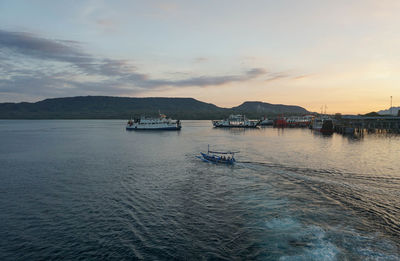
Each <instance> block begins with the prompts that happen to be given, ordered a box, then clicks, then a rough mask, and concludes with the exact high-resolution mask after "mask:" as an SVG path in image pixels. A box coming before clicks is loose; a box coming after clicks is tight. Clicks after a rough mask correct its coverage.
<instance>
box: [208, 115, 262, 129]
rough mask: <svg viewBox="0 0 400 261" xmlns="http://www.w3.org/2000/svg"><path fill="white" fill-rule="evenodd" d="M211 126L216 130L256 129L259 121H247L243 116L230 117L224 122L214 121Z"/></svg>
mask: <svg viewBox="0 0 400 261" xmlns="http://www.w3.org/2000/svg"><path fill="white" fill-rule="evenodd" d="M212 124H213V125H214V127H216V128H256V127H257V126H258V125H259V124H260V121H259V120H249V119H247V118H246V116H244V115H240V114H237V115H233V114H232V115H230V116H229V118H228V119H225V120H214V121H212Z"/></svg>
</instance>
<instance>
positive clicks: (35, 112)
mask: <svg viewBox="0 0 400 261" xmlns="http://www.w3.org/2000/svg"><path fill="white" fill-rule="evenodd" d="M159 111H160V112H162V113H164V114H166V115H168V116H169V117H172V118H176V119H221V118H224V117H227V116H228V115H229V114H231V113H243V114H246V115H247V116H248V117H256V118H259V117H261V116H263V115H277V114H281V113H285V114H304V113H307V110H305V109H304V108H302V107H299V106H288V105H274V104H269V103H262V102H245V103H243V104H242V105H240V106H237V107H233V108H221V107H218V106H216V105H214V104H211V103H205V102H201V101H198V100H196V99H193V98H127V97H109V96H79V97H66V98H54V99H46V100H43V101H39V102H35V103H28V102H21V103H0V119H128V118H131V117H138V116H140V115H148V116H156V115H158V113H159Z"/></svg>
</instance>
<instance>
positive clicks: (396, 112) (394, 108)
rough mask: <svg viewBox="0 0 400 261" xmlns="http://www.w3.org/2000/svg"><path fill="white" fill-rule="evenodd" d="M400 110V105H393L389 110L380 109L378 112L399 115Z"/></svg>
mask: <svg viewBox="0 0 400 261" xmlns="http://www.w3.org/2000/svg"><path fill="white" fill-rule="evenodd" d="M399 111H400V107H392V108H389V109H387V110H381V111H378V113H379V114H380V115H393V116H397V115H398V114H399Z"/></svg>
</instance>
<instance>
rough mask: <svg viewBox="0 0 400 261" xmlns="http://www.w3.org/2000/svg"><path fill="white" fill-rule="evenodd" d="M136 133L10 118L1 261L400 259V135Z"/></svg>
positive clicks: (198, 128)
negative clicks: (230, 153) (215, 154)
mask: <svg viewBox="0 0 400 261" xmlns="http://www.w3.org/2000/svg"><path fill="white" fill-rule="evenodd" d="M124 124H125V122H124V121H112V120H104V121H101V120H99V121H97V120H96V121H95V120H89V121H84V120H71V121H67V120H65V121H55V120H53V121H0V260H57V259H68V260H78V259H88V260H98V259H105V260H123V259H127V260H132V259H146V260H171V259H175V260H207V259H209V260H233V259H245V260H400V250H399V249H400V248H399V247H400V236H399V235H400V160H399V159H400V136H390V135H384V134H380V135H365V136H364V137H363V138H355V137H344V136H341V135H336V134H334V135H332V136H327V137H326V136H322V135H318V134H315V133H313V132H311V131H310V130H308V129H285V130H279V129H273V128H260V129H253V130H240V129H231V130H229V129H213V128H212V127H211V123H210V122H209V121H184V122H183V128H182V130H181V131H178V132H175V131H164V132H162V131H160V132H158V131H154V132H128V131H125V129H124ZM208 144H211V145H212V148H214V149H220V150H240V151H241V153H239V154H237V156H236V158H237V160H238V161H239V162H238V163H237V164H236V165H235V166H231V167H230V166H224V165H215V164H209V163H205V162H202V161H200V160H199V159H197V158H196V156H197V155H198V154H199V152H200V151H205V150H207V145H208Z"/></svg>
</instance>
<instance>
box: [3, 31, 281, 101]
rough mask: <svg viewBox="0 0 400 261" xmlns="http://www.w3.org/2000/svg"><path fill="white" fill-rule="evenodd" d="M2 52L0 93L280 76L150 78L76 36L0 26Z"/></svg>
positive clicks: (140, 88)
mask: <svg viewBox="0 0 400 261" xmlns="http://www.w3.org/2000/svg"><path fill="white" fill-rule="evenodd" d="M0 56H2V57H4V58H5V59H4V60H7V61H8V64H7V65H5V64H3V65H2V66H0V93H1V92H2V93H21V94H27V93H30V94H36V95H38V94H40V95H41V96H44V97H46V96H52V97H54V96H71V95H84V94H105V95H111V94H112V95H127V94H134V93H139V92H146V91H149V90H155V89H159V88H164V87H169V88H184V87H200V88H204V87H212V86H214V87H215V86H221V85H225V84H228V83H233V82H245V81H249V80H252V79H255V78H257V77H260V76H262V75H265V76H267V77H279V75H274V74H271V73H268V72H267V71H265V70H264V69H262V68H251V69H248V70H246V71H243V72H242V73H239V74H229V75H216V76H214V75H213V76H210V75H200V76H198V75H197V76H187V77H186V78H183V79H162V78H154V77H151V75H149V74H145V73H141V72H139V69H138V68H137V67H136V66H135V65H134V64H133V63H132V62H131V61H129V60H118V59H111V58H99V57H94V56H93V55H91V54H89V53H87V52H85V51H84V50H83V48H82V44H81V43H80V42H76V41H65V40H59V39H47V38H44V37H40V36H38V35H34V34H30V33H24V32H9V31H5V30H0ZM201 59H206V58H201ZM39 64H40V66H39ZM268 75H269V76H268Z"/></svg>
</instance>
